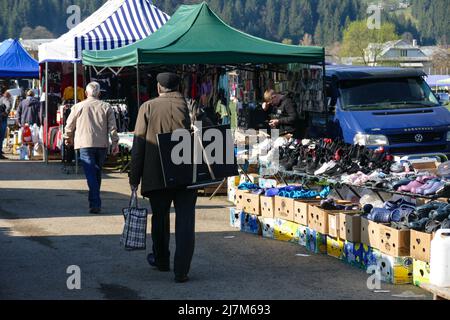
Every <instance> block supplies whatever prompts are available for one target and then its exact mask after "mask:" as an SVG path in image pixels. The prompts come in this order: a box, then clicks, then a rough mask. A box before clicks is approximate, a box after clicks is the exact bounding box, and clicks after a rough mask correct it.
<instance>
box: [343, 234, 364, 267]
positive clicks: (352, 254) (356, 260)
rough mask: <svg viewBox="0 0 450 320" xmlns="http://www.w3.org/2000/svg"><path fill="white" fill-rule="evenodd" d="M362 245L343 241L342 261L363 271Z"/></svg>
mask: <svg viewBox="0 0 450 320" xmlns="http://www.w3.org/2000/svg"><path fill="white" fill-rule="evenodd" d="M362 248H363V244H362V243H354V242H350V241H345V243H344V255H343V259H342V260H343V261H344V262H346V263H348V264H349V265H351V266H354V267H357V268H361V269H364V267H363V262H362V261H363V249H362Z"/></svg>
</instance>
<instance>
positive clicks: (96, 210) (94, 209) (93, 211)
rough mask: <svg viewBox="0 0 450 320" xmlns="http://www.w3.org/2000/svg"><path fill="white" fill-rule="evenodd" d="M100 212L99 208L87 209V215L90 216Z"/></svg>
mask: <svg viewBox="0 0 450 320" xmlns="http://www.w3.org/2000/svg"><path fill="white" fill-rule="evenodd" d="M100 212H102V209H100V208H91V209H89V213H90V214H99V213H100Z"/></svg>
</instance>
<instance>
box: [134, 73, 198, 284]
mask: <svg viewBox="0 0 450 320" xmlns="http://www.w3.org/2000/svg"><path fill="white" fill-rule="evenodd" d="M157 81H158V85H157V86H158V94H159V97H158V98H156V99H153V100H150V101H147V102H146V103H144V104H143V105H142V106H141V108H140V110H139V115H138V119H137V123H136V128H135V140H134V144H133V150H132V157H131V171H130V185H131V188H132V190H137V188H138V186H139V185H140V184H142V186H141V193H142V195H143V196H144V197H146V198H149V199H150V205H151V208H152V212H153V215H152V240H153V253H150V254H149V255H148V256H147V260H148V262H149V264H150V265H151V266H153V267H155V268H156V269H158V270H159V271H162V272H169V271H170V252H169V240H170V218H169V213H170V207H171V204H172V202H173V203H174V206H175V212H176V223H175V224H176V225H175V227H176V253H175V261H174V273H175V282H177V283H184V282H187V281H189V277H188V273H189V271H190V266H191V261H192V257H193V254H194V244H195V206H196V203H197V191H195V190H188V189H186V188H175V189H166V188H165V184H164V177H163V171H162V166H161V161H160V157H159V151H158V143H157V135H158V134H163V133H171V132H173V131H175V130H177V129H187V130H189V129H190V128H191V119H190V115H189V108H188V106H187V104H186V100H185V99H184V97H183V95H182V94H181V93H180V92H179V91H178V90H179V84H180V79H179V77H178V76H177V75H176V74H174V73H161V74H159V75H158V76H157Z"/></svg>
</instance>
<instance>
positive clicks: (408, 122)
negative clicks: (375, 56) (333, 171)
mask: <svg viewBox="0 0 450 320" xmlns="http://www.w3.org/2000/svg"><path fill="white" fill-rule="evenodd" d="M425 75H426V74H425V73H424V72H422V71H420V70H415V69H400V68H387V67H352V66H327V69H326V85H327V103H328V106H329V108H330V110H331V111H332V116H331V117H330V118H329V120H328V125H327V127H328V133H329V134H331V135H332V136H334V137H340V138H342V139H343V140H345V142H347V143H351V144H353V143H359V144H362V145H366V146H369V147H384V148H385V150H386V151H388V152H390V153H391V154H394V155H406V154H423V153H445V154H448V153H450V112H449V111H448V110H447V109H446V108H445V107H443V106H441V105H440V104H439V101H438V99H437V98H436V96H435V95H434V94H433V92H432V90H431V89H430V87H429V86H428V84H427V83H426V82H425V80H424V78H423V77H424V76H425ZM330 130H331V131H332V132H331V133H330Z"/></svg>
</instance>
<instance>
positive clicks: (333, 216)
mask: <svg viewBox="0 0 450 320" xmlns="http://www.w3.org/2000/svg"><path fill="white" fill-rule="evenodd" d="M339 220H340V213H329V214H328V235H329V236H330V237H333V238H339V233H340V228H339Z"/></svg>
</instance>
